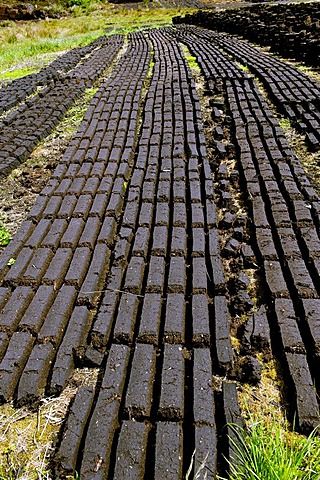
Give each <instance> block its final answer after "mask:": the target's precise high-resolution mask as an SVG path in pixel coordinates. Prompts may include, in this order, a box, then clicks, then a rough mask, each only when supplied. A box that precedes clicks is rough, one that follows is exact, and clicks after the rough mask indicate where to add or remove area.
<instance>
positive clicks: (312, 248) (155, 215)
mask: <svg viewBox="0 0 320 480" xmlns="http://www.w3.org/2000/svg"><path fill="white" fill-rule="evenodd" d="M210 35H211V34H210V32H200V31H199V30H197V29H190V30H188V29H187V30H185V29H183V28H182V29H179V30H177V31H175V30H173V29H169V30H167V31H159V32H154V33H150V34H149V36H150V40H151V41H152V44H153V47H154V58H153V63H154V67H153V74H152V77H151V80H149V81H150V86H148V83H147V81H146V79H147V74H148V70H149V65H150V61H151V50H150V44H149V42H148V41H147V40H146V37H145V36H144V35H143V34H138V35H133V36H131V37H130V39H129V46H128V50H127V52H126V54H125V56H124V57H122V59H121V62H119V63H118V65H117V66H116V67H115V68H114V71H113V74H112V75H111V76H110V78H109V79H108V80H106V81H105V82H104V84H103V85H102V86H101V88H100V89H99V91H98V92H97V94H96V95H95V97H94V98H93V100H92V103H91V105H90V107H89V109H88V111H87V113H86V115H85V118H84V121H83V123H82V124H81V126H80V127H79V130H78V132H77V134H76V135H75V137H74V138H73V140H72V141H71V142H70V145H69V147H68V149H67V151H66V152H65V154H64V156H63V158H62V159H61V162H60V164H59V165H58V167H57V169H56V171H55V172H54V174H53V176H52V178H51V180H50V181H49V182H48V184H47V186H46V187H45V189H44V190H43V191H42V192H41V194H40V196H39V198H38V199H37V201H36V203H35V205H34V207H33V209H32V210H31V212H30V213H29V214H28V219H27V220H26V221H25V222H24V223H23V225H22V227H21V228H20V230H19V232H18V233H17V235H16V236H15V237H14V239H13V241H12V242H11V243H10V245H9V246H8V247H7V249H6V250H5V252H4V253H3V255H2V256H1V258H0V269H1V276H2V277H3V279H4V281H3V286H2V287H1V288H0V304H1V318H0V321H1V333H0V340H1V348H0V350H1V355H2V356H3V359H2V362H1V365H0V368H1V397H2V400H6V401H8V400H10V399H12V398H14V399H15V400H18V402H19V401H20V403H24V402H29V403H30V402H31V403H32V402H33V401H39V399H40V398H41V396H42V395H43V394H44V393H50V392H51V393H58V392H59V391H61V389H63V388H64V387H65V386H66V385H67V384H68V382H69V381H70V378H71V376H72V372H73V369H74V367H75V366H83V365H88V366H95V367H98V368H99V370H100V376H99V381H98V385H96V386H88V387H82V388H80V389H79V390H78V393H77V395H76V397H75V400H74V403H73V405H72V406H71V410H70V412H69V415H68V419H67V422H66V425H65V430H64V434H63V437H62V439H61V444H60V448H59V449H58V452H57V455H56V460H55V464H56V467H55V468H56V476H57V477H58V476H59V475H61V476H62V477H63V475H65V474H66V473H70V472H74V470H75V469H77V470H78V471H79V470H80V471H81V475H82V477H83V478H90V479H91V478H104V477H106V476H107V475H109V477H110V478H129V472H132V471H133V472H134V473H133V474H134V475H135V476H136V478H140V477H141V478H143V477H145V478H148V475H149V478H159V479H160V478H168V479H169V478H170V479H173V478H175V479H177V480H180V479H181V478H182V475H183V473H182V472H186V471H187V468H188V466H189V463H190V460H191V456H192V451H193V449H194V448H195V447H196V450H197V453H196V459H195V462H196V466H199V465H200V464H201V463H202V461H203V459H204V458H205V457H206V454H207V453H208V452H209V456H208V457H207V460H206V465H207V467H206V471H207V474H208V477H209V478H210V477H212V478H213V476H214V473H213V472H215V470H216V462H217V452H218V450H219V449H217V440H218V446H219V448H220V454H221V445H222V443H223V441H222V440H221V439H220V437H217V426H218V431H219V428H221V427H222V426H223V424H225V423H226V422H228V421H232V422H240V420H239V415H240V413H239V407H238V404H237V395H236V388H235V384H234V383H230V382H228V381H227V382H223V387H222V391H221V393H219V392H218V393H217V394H214V392H213V388H212V373H220V374H221V373H227V374H229V373H230V371H231V369H232V363H233V358H232V351H231V344H230V332H229V325H228V311H227V297H226V293H227V292H226V285H225V279H224V276H223V270H222V267H221V258H220V252H219V245H218V242H217V240H218V235H217V233H218V232H217V216H216V212H215V204H214V198H215V192H214V189H213V184H212V176H211V170H210V166H209V162H208V159H207V155H206V148H205V141H204V136H203V132H202V120H201V113H200V106H199V102H198V98H197V94H196V91H195V86H194V82H193V80H192V76H191V73H190V71H189V70H188V68H187V65H186V62H185V60H184V59H183V55H182V53H181V51H180V49H179V47H178V45H177V42H176V39H179V40H180V41H181V40H182V41H183V42H184V43H185V44H186V45H187V46H188V47H189V49H190V50H191V52H192V53H193V54H194V55H195V56H196V57H197V59H198V62H199V64H200V66H201V68H202V71H203V73H204V76H205V78H206V80H207V83H208V85H207V86H208V89H209V90H211V92H212V93H213V94H216V93H217V92H218V93H219V96H221V95H223V96H225V104H223V105H222V104H221V103H220V104H217V105H215V104H214V103H213V106H212V117H213V118H214V119H215V121H216V122H217V123H219V122H222V123H221V126H222V127H223V126H224V125H223V121H224V120H223V118H225V116H224V115H222V114H221V108H222V110H226V108H227V109H228V115H229V118H230V119H232V122H233V123H232V125H233V128H232V131H233V134H234V143H235V145H236V152H237V158H238V160H239V167H238V168H239V171H240V172H241V179H242V180H241V185H242V187H243V188H244V190H245V192H246V195H247V205H248V209H249V211H250V212H251V218H252V238H251V241H252V247H253V249H254V251H255V254H256V258H257V262H258V264H259V265H260V266H261V267H260V272H261V279H262V282H263V284H264V287H265V291H266V292H267V293H266V294H265V296H266V300H265V303H266V312H267V319H268V322H267V323H269V324H270V328H271V338H272V347H273V351H274V353H275V354H276V356H277V357H278V358H279V360H280V361H281V363H282V365H283V368H284V370H285V372H286V373H288V381H287V387H288V390H289V393H290V394H291V395H292V398H291V402H290V405H291V407H292V410H297V415H298V423H299V426H300V428H301V429H302V430H305V431H308V430H309V429H310V428H312V427H313V426H314V425H315V424H316V423H317V422H318V418H319V409H318V404H317V399H316V396H315V393H314V388H313V379H314V378H316V370H317V368H318V366H319V327H318V326H319V311H320V308H319V301H320V300H319V293H320V292H319V290H317V288H318V285H319V258H320V246H319V243H320V242H319V204H320V203H319V198H318V196H317V195H316V193H315V192H314V190H313V189H312V187H311V185H310V183H309V182H308V180H307V178H306V176H305V173H304V170H303V168H302V167H301V164H300V162H299V161H298V159H297V158H296V157H295V156H294V154H293V153H292V151H291V149H290V146H289V145H288V143H287V142H286V139H285V137H284V135H283V132H282V130H281V129H280V127H279V126H278V124H277V121H276V120H275V119H274V117H273V116H272V113H271V112H270V110H269V107H268V105H267V104H266V102H265V100H264V99H263V97H262V96H261V95H260V94H259V92H258V90H257V88H256V86H255V83H254V82H253V81H252V79H250V78H248V76H247V75H246V74H244V72H242V71H241V70H240V69H239V68H238V67H237V65H236V63H235V62H233V61H232V60H231V59H230V58H229V57H228V56H227V55H226V54H224V53H223V52H222V51H221V49H220V48H218V46H217V42H218V40H217V38H214V37H211V36H210ZM223 40H224V38H223V37H222V41H223ZM120 44H121V41H120V42H119V45H118V48H119V47H120ZM116 50H117V49H116ZM105 53H106V52H105ZM113 55H115V53H114V54H113ZM88 58H90V56H89V57H88ZM107 58H108V59H109V57H107ZM112 58H114V56H113V57H112ZM108 61H110V60H108ZM146 87H147V93H146V95H147V96H146V99H145V101H142V97H141V95H142V91H143V89H145V88H146ZM142 106H143V115H142V126H141V130H140V133H139V136H138V137H137V129H138V125H139V123H140V118H141V117H140V115H141V113H139V111H140V108H141V107H142ZM217 151H218V153H219V155H223V148H222V147H221V142H217ZM257 179H258V181H257ZM306 202H307V203H306ZM309 206H310V208H307V207H309ZM11 258H15V260H16V261H15V263H14V265H12V266H11V267H10V268H9V266H8V263H10V259H11ZM104 290H106V291H105V292H102V291H104ZM87 342H88V343H87ZM316 386H317V387H318V385H317V384H316ZM222 430H224V433H226V432H227V430H226V429H222ZM221 442H222V443H221ZM225 447H226V449H224V452H227V448H228V445H225ZM220 454H219V455H220ZM147 458H148V461H147V462H146V459H147Z"/></svg>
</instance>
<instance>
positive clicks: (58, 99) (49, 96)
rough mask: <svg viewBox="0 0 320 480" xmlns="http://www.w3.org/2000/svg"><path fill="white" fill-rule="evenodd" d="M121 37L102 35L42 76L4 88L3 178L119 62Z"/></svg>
mask: <svg viewBox="0 0 320 480" xmlns="http://www.w3.org/2000/svg"><path fill="white" fill-rule="evenodd" d="M122 44H123V37H122V36H120V35H114V36H111V37H100V38H98V39H97V40H95V41H94V42H92V43H91V44H89V45H87V46H85V47H81V48H76V49H74V50H71V51H70V52H68V53H65V54H64V55H62V56H60V57H59V58H58V59H57V60H55V61H54V62H52V63H51V64H50V65H49V66H48V67H45V68H43V69H41V70H40V71H39V72H38V73H35V74H31V75H27V76H25V77H22V78H19V79H17V80H14V81H12V82H10V83H9V84H7V85H3V86H2V87H1V88H0V115H1V116H0V177H3V176H6V175H8V174H9V173H10V172H11V171H12V170H13V169H14V168H17V167H18V166H19V165H20V164H21V163H22V162H24V161H25V160H26V159H27V158H28V157H29V155H30V153H31V152H32V151H33V149H34V148H35V146H36V145H37V143H38V142H39V141H40V140H42V139H43V138H45V137H46V136H47V135H48V134H49V133H51V132H52V130H53V129H54V128H55V127H56V126H57V124H58V123H59V121H60V120H61V119H62V118H63V117H64V115H65V113H66V112H67V110H68V109H69V108H70V107H71V106H72V105H73V104H74V102H75V101H76V99H77V98H79V97H80V96H81V95H82V94H83V93H84V91H85V89H87V88H90V87H92V86H93V84H94V82H95V81H96V80H97V79H99V77H100V76H101V75H102V73H103V72H104V71H105V70H106V68H107V67H108V65H110V64H111V62H112V61H113V60H114V59H115V57H116V55H117V53H118V52H119V49H120V48H121V46H122Z"/></svg>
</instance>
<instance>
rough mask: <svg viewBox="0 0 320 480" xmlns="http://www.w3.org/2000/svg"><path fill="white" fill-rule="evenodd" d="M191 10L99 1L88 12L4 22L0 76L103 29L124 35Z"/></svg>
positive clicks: (85, 41)
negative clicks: (127, 5) (130, 8)
mask: <svg viewBox="0 0 320 480" xmlns="http://www.w3.org/2000/svg"><path fill="white" fill-rule="evenodd" d="M193 11H194V10H192V9H180V8H148V7H147V6H144V5H138V6H137V8H136V9H134V10H128V9H126V8H122V7H116V6H114V5H110V4H108V3H105V4H98V5H97V8H96V9H95V10H92V11H91V12H90V13H85V14H83V13H81V12H80V14H79V15H76V14H74V15H72V16H68V17H64V18H60V19H46V20H40V21H37V22H19V23H14V22H6V23H5V24H4V26H2V28H1V29H0V65H1V69H0V79H1V78H6V77H5V75H7V76H8V70H9V71H10V70H13V69H15V68H17V67H18V68H19V70H20V69H25V68H27V69H29V70H28V73H30V72H32V71H37V70H39V68H41V66H42V65H41V61H43V62H45V61H46V57H45V55H47V54H49V53H53V52H62V51H65V50H68V49H71V48H74V47H78V46H83V45H86V44H88V43H90V42H91V41H93V40H94V39H96V38H97V37H99V36H101V35H103V34H104V33H105V31H106V34H107V35H111V34H114V33H123V34H126V33H130V32H134V31H136V30H139V29H142V28H149V27H162V26H165V25H169V24H171V21H172V17H174V16H176V15H178V14H184V13H191V12H193ZM51 60H52V58H51V59H50V61H51ZM32 67H33V68H32ZM22 74H25V73H24V72H22ZM22 74H21V76H22Z"/></svg>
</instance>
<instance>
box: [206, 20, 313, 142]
mask: <svg viewBox="0 0 320 480" xmlns="http://www.w3.org/2000/svg"><path fill="white" fill-rule="evenodd" d="M198 35H199V37H201V38H202V39H203V40H208V41H209V42H210V43H211V44H215V45H217V46H218V47H220V49H222V50H223V51H225V52H226V53H228V54H229V55H232V56H233V57H234V58H235V60H236V61H238V62H239V63H240V64H241V65H243V66H244V67H247V68H249V69H250V71H251V72H252V73H253V74H254V75H256V76H257V77H258V78H259V80H260V81H261V82H262V83H263V86H264V87H265V89H266V90H267V91H268V94H269V95H270V97H271V98H272V100H273V102H274V104H275V105H276V106H277V107H278V109H279V111H280V112H281V113H282V114H283V115H284V116H286V117H287V118H288V119H289V120H290V121H291V122H292V124H293V125H294V127H295V128H296V129H297V130H298V131H299V132H300V133H302V134H305V136H306V142H307V144H308V146H309V148H310V149H312V150H319V149H320V87H319V84H318V83H316V82H315V81H314V80H312V79H311V78H310V77H308V76H307V75H305V74H304V73H303V72H300V71H298V70H297V69H296V68H294V67H292V66H291V65H289V64H288V63H284V62H283V61H281V60H278V59H277V58H275V57H273V56H270V55H269V54H265V53H263V52H261V51H260V50H258V49H257V48H255V47H253V46H251V45H250V44H249V43H248V42H244V41H241V40H239V39H237V38H234V37H232V36H230V35H227V34H219V33H213V32H209V31H207V30H206V31H201V29H199V31H198Z"/></svg>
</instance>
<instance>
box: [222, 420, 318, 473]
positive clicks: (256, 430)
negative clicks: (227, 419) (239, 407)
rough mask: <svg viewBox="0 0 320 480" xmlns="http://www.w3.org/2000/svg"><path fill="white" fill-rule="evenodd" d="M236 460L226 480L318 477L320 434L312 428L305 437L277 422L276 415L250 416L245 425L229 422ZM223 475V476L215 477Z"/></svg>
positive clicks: (231, 464)
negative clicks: (266, 417) (267, 416)
mask: <svg viewBox="0 0 320 480" xmlns="http://www.w3.org/2000/svg"><path fill="white" fill-rule="evenodd" d="M232 428H233V431H234V432H235V435H236V440H231V441H232V443H233V449H234V455H235V458H236V461H235V462H233V463H231V462H229V465H230V472H229V480H240V479H245V480H299V479H304V480H319V479H320V438H319V437H317V431H316V430H315V431H313V432H312V433H311V434H310V435H309V436H308V437H307V438H306V437H304V436H302V435H298V434H297V433H295V432H293V431H291V429H290V428H289V427H288V426H287V427H284V426H282V425H281V424H279V422H278V419H277V417H273V418H272V420H271V421H270V420H269V419H262V420H261V419H259V418H255V417H253V416H250V424H249V426H248V429H247V430H245V429H242V428H240V427H239V426H237V425H235V426H232ZM218 478H220V479H223V477H218Z"/></svg>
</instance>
